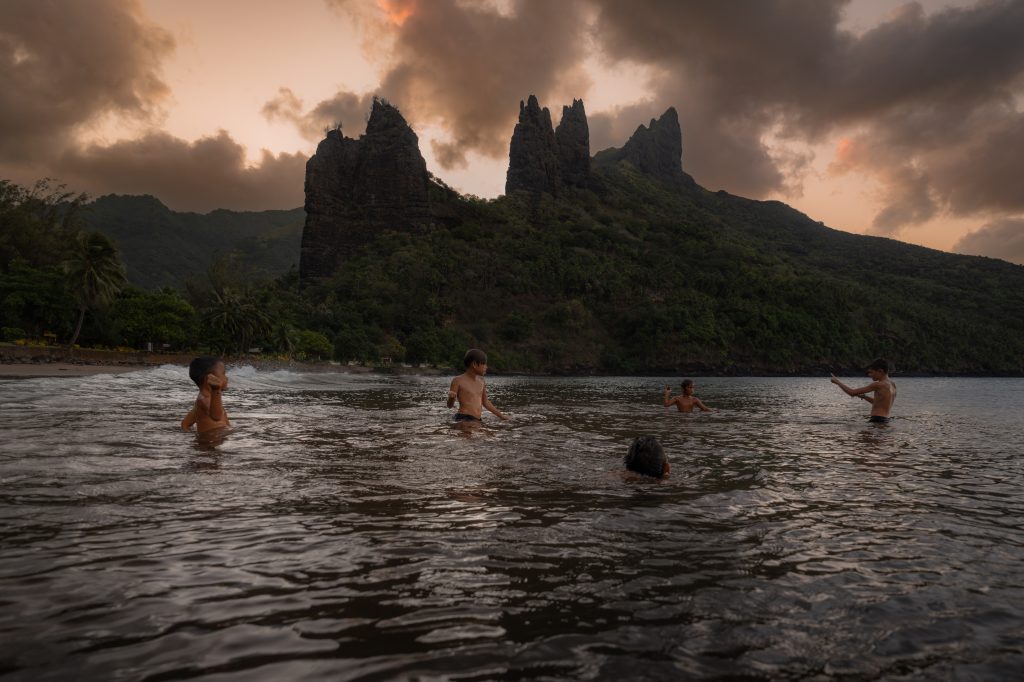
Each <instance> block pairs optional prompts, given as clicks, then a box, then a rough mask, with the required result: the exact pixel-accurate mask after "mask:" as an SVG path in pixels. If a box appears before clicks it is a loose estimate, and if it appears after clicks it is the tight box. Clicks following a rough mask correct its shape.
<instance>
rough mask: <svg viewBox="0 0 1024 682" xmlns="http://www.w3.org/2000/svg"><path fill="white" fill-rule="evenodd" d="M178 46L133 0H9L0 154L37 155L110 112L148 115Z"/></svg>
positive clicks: (0, 50) (1, 26)
mask: <svg viewBox="0 0 1024 682" xmlns="http://www.w3.org/2000/svg"><path fill="white" fill-rule="evenodd" d="M173 50H174V40H173V39H172V37H171V35H170V34H169V33H167V32H166V31H165V30H164V29H162V28H160V27H158V26H155V25H153V24H151V23H150V22H148V21H147V20H146V18H145V17H144V16H143V13H142V11H141V8H140V7H139V5H138V2H135V1H134V0H125V1H120V0H93V1H90V2H77V1H75V0H70V1H67V2H55V1H51V2H37V1H34V0H12V1H10V2H5V3H4V5H3V20H2V21H0V155H2V156H3V157H4V159H5V160H7V161H12V160H16V159H20V158H24V159H37V158H38V157H40V156H44V155H46V154H47V153H49V152H51V151H52V150H54V149H59V148H62V147H63V146H65V145H67V144H69V143H70V141H71V140H72V139H73V138H74V136H75V134H76V133H77V132H78V131H80V130H81V129H82V128H83V127H85V126H88V125H89V124H93V123H96V122H97V121H98V120H99V119H100V118H101V117H103V116H106V115H116V116H123V117H130V118H133V119H136V120H146V119H149V118H151V117H153V116H154V114H156V113H158V112H159V109H160V106H161V104H162V102H163V101H164V100H165V99H166V97H167V96H168V94H169V92H170V90H169V88H168V87H167V85H166V83H164V81H163V80H162V75H161V61H162V60H163V59H164V58H165V57H166V56H168V55H169V54H170V53H171V52H172V51H173Z"/></svg>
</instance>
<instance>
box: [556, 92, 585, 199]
mask: <svg viewBox="0 0 1024 682" xmlns="http://www.w3.org/2000/svg"><path fill="white" fill-rule="evenodd" d="M555 143H556V144H557V146H558V164H559V166H560V168H561V171H562V172H561V175H562V182H563V183H564V184H566V185H569V186H572V187H586V186H587V185H588V184H589V182H590V126H588V125H587V112H586V111H584V109H583V100H581V99H574V100H573V101H572V106H571V107H562V120H561V122H559V124H558V129H557V130H555Z"/></svg>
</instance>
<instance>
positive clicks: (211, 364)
mask: <svg viewBox="0 0 1024 682" xmlns="http://www.w3.org/2000/svg"><path fill="white" fill-rule="evenodd" d="M188 376H189V377H190V378H191V379H192V381H194V382H196V386H198V387H199V396H198V397H196V404H195V406H194V407H193V408H192V409H191V410H189V413H188V414H187V415H185V418H184V419H182V420H181V428H182V430H184V431H188V430H190V429H191V428H192V425H193V424H195V427H196V432H197V433H205V432H206V431H213V430H214V429H220V428H224V427H226V426H231V422H229V421H228V413H227V412H225V411H224V405H222V404H221V393H223V392H224V391H225V390H226V389H227V387H228V376H227V374H225V372H224V362H223V361H221V359H220V358H196V359H195V360H193V361H192V362H191V363H190V364H189V366H188Z"/></svg>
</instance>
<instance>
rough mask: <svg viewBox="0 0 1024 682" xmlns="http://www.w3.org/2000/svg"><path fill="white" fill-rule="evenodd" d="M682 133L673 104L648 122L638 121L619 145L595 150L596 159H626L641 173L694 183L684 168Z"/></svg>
mask: <svg viewBox="0 0 1024 682" xmlns="http://www.w3.org/2000/svg"><path fill="white" fill-rule="evenodd" d="M682 156H683V135H682V131H681V130H680V127H679V115H678V114H677V113H676V110H675V108H674V107H669V108H668V110H667V111H666V112H665V113H664V114H662V115H661V117H660V118H658V119H657V120H655V119H653V118H652V119H651V123H650V125H648V126H644V125H640V126H639V127H638V128H637V129H636V132H634V133H633V136H632V137H630V138H629V140H628V141H627V142H626V144H625V145H623V146H622V147H621V148H620V149H605V150H603V151H601V152H599V153H598V154H597V156H596V157H595V160H597V161H598V162H599V163H608V162H618V161H628V162H629V163H631V164H633V166H635V167H636V168H637V170H639V171H640V172H642V173H646V174H647V175H650V176H652V177H655V178H657V179H659V180H661V181H663V182H668V183H671V184H678V183H680V182H684V183H687V184H692V183H693V178H691V177H690V176H689V175H687V174H686V173H684V172H683V162H682Z"/></svg>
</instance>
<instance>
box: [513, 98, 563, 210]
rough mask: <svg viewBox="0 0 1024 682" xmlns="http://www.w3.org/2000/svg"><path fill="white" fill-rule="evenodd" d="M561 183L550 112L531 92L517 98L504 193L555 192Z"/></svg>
mask: <svg viewBox="0 0 1024 682" xmlns="http://www.w3.org/2000/svg"><path fill="white" fill-rule="evenodd" d="M561 185H562V178H561V171H560V168H559V163H558V146H557V143H556V142H555V131H554V129H553V128H552V127H551V112H550V111H548V109H547V107H545V108H543V109H542V108H541V107H540V103H538V102H537V97H536V96H534V95H530V96H529V97H528V98H527V100H526V102H525V103H524V102H522V101H520V102H519V122H518V123H516V127H515V130H514V131H513V132H512V142H511V143H510V144H509V153H508V174H507V175H506V177H505V193H506V194H509V193H511V192H514V191H516V190H525V191H527V192H532V193H537V194H539V193H542V192H548V193H549V194H555V193H557V192H558V189H559V188H560V187H561Z"/></svg>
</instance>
